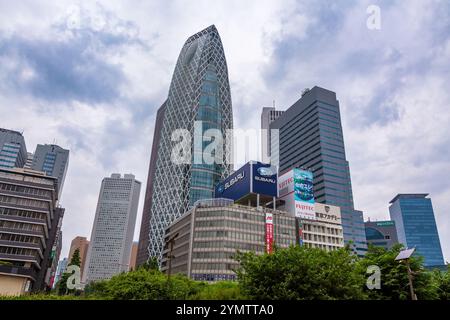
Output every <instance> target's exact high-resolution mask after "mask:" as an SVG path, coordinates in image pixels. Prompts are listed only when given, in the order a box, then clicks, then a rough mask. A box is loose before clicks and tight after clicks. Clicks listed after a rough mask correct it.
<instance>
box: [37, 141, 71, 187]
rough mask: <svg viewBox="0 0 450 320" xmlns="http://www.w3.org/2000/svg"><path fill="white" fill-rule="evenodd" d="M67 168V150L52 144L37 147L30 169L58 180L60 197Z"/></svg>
mask: <svg viewBox="0 0 450 320" xmlns="http://www.w3.org/2000/svg"><path fill="white" fill-rule="evenodd" d="M68 166H69V150H66V149H63V148H61V147H60V146H57V145H54V144H44V145H42V144H38V145H37V147H36V151H35V152H34V156H33V162H32V164H31V169H33V170H38V171H44V172H45V173H46V174H47V175H48V176H51V177H56V178H58V187H59V188H58V189H59V193H60V196H61V191H62V188H63V185H64V180H65V178H66V172H67V168H68Z"/></svg>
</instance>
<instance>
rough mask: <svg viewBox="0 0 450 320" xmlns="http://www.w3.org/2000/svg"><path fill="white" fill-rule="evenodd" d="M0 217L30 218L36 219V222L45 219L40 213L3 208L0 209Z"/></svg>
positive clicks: (43, 214)
mask: <svg viewBox="0 0 450 320" xmlns="http://www.w3.org/2000/svg"><path fill="white" fill-rule="evenodd" d="M0 215H6V216H17V217H23V218H32V219H38V220H45V218H46V214H45V213H42V212H35V211H28V210H21V209H11V208H3V207H0Z"/></svg>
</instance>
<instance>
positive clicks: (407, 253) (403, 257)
mask: <svg viewBox="0 0 450 320" xmlns="http://www.w3.org/2000/svg"><path fill="white" fill-rule="evenodd" d="M414 251H415V248H412V249H405V250H402V251H400V252H399V254H398V255H397V257H396V258H395V261H399V262H400V263H401V262H403V261H404V262H405V265H406V269H407V271H408V282H409V293H410V295H411V300H417V296H416V294H415V293H414V287H413V272H412V270H411V266H410V264H409V258H411V256H412V255H413V253H414Z"/></svg>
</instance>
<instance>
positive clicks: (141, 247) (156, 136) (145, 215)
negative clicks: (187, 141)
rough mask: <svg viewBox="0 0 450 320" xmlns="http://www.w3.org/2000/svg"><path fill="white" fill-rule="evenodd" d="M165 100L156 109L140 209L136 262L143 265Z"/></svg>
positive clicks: (147, 243) (146, 259)
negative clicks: (143, 195)
mask: <svg viewBox="0 0 450 320" xmlns="http://www.w3.org/2000/svg"><path fill="white" fill-rule="evenodd" d="M166 103H167V101H166V102H164V103H163V104H162V106H161V107H160V108H159V109H158V112H157V113H156V120H155V130H154V133H153V143H152V153H151V156H150V165H149V168H148V176H147V188H146V190H145V197H144V208H143V211H142V220H141V230H140V233H139V244H138V252H137V257H136V264H137V265H138V266H139V265H143V264H144V263H146V262H147V261H148V258H149V245H150V242H149V240H150V234H149V233H150V220H151V219H150V218H151V213H152V210H151V209H152V199H153V185H154V183H153V181H154V178H155V170H156V159H157V158H158V147H159V143H160V140H161V130H162V124H163V119H164V110H165V106H166Z"/></svg>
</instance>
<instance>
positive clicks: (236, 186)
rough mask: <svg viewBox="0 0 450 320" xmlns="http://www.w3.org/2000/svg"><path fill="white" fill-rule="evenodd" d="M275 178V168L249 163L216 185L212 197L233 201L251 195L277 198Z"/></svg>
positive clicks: (258, 163) (263, 164) (253, 162)
mask: <svg viewBox="0 0 450 320" xmlns="http://www.w3.org/2000/svg"><path fill="white" fill-rule="evenodd" d="M277 176H278V173H277V168H276V167H274V166H271V165H270V164H265V163H261V162H257V161H250V162H248V163H246V164H245V165H244V166H243V167H242V168H240V169H238V170H237V171H235V172H234V173H233V174H231V175H230V176H228V177H227V178H226V179H225V180H223V181H221V182H220V183H219V184H217V186H216V188H215V193H214V195H215V197H216V198H227V199H232V200H234V201H238V200H239V199H241V198H243V197H245V196H247V195H249V194H252V193H254V194H261V195H266V196H270V197H277V192H278V188H277Z"/></svg>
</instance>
